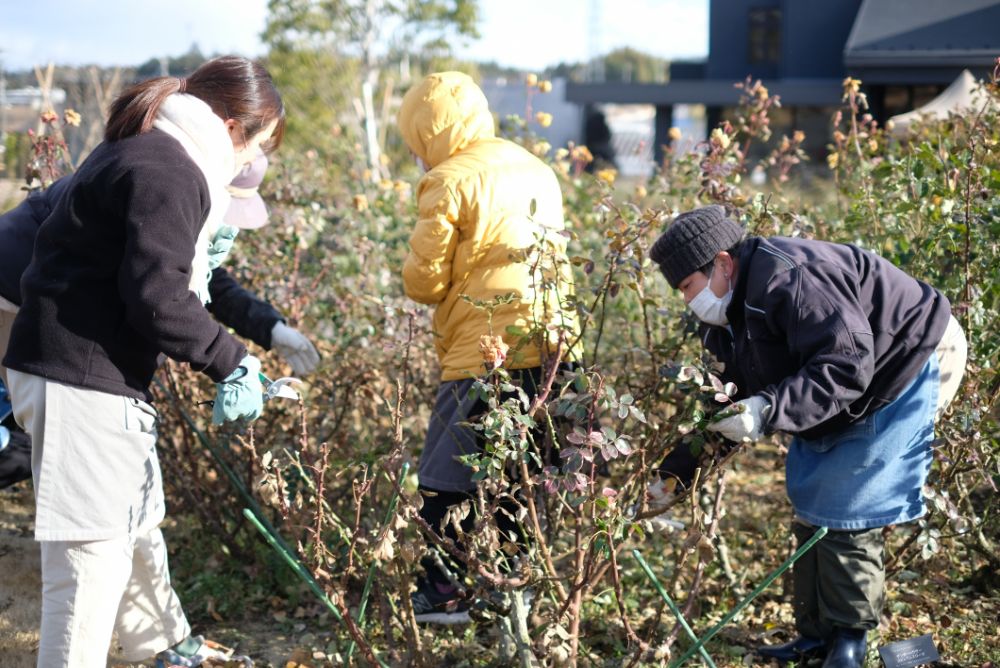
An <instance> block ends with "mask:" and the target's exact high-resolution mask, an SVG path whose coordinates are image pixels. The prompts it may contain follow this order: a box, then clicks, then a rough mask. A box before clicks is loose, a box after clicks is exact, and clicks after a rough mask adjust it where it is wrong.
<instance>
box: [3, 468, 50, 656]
mask: <svg viewBox="0 0 1000 668" xmlns="http://www.w3.org/2000/svg"><path fill="white" fill-rule="evenodd" d="M34 514H35V504H34V499H33V498H32V491H31V487H30V485H24V484H22V485H17V486H15V487H14V488H12V489H7V490H3V491H0V657H3V661H2V664H3V666H4V668H28V667H33V666H34V665H35V661H36V658H37V650H38V623H39V620H40V619H41V612H42V605H41V600H40V596H39V594H40V591H41V580H40V577H39V552H38V543H36V542H35V541H34V538H33V537H32V533H33V532H34V526H35V525H34Z"/></svg>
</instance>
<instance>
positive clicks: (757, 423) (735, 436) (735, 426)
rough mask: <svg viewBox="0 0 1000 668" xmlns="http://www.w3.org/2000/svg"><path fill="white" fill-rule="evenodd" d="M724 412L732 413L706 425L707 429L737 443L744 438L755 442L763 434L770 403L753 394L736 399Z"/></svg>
mask: <svg viewBox="0 0 1000 668" xmlns="http://www.w3.org/2000/svg"><path fill="white" fill-rule="evenodd" d="M737 411H738V412H737ZM726 412H727V413H728V412H733V414H732V415H729V416H728V417H725V418H723V419H721V420H719V421H718V422H714V423H712V424H710V425H708V427H707V429H709V430H711V431H717V432H719V433H720V434H722V435H723V436H725V437H726V438H728V439H729V440H730V441H736V442H737V443H741V442H743V441H744V440H747V441H750V442H755V441H759V440H760V439H761V438H763V436H764V419H765V418H766V417H767V415H768V413H770V412H771V405H770V404H769V403H767V400H766V399H764V397H762V396H760V395H756V394H755V395H754V396H752V397H750V398H749V399H744V400H742V401H737V402H736V403H735V404H734V405H733V406H731V407H730V408H729V409H727V411H726Z"/></svg>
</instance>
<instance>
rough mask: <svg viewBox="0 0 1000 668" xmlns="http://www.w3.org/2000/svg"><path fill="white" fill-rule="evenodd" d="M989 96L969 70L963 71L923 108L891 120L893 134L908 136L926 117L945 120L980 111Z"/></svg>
mask: <svg viewBox="0 0 1000 668" xmlns="http://www.w3.org/2000/svg"><path fill="white" fill-rule="evenodd" d="M986 99H987V96H986V93H984V92H983V91H982V90H980V89H979V88H978V83H977V82H976V78H975V77H974V76H972V72H970V71H969V70H962V73H961V74H959V75H958V78H957V79H955V80H954V81H952V82H951V85H949V86H948V87H947V88H945V89H944V90H943V91H941V94H940V95H938V96H937V97H936V98H934V99H933V100H931V101H930V102H928V103H927V104H925V105H924V106H922V107H918V108H917V109H914V110H913V111H908V112H906V113H905V114H899V115H897V116H893V117H892V118H890V119H889V121H890V122H892V123H893V124H895V127H894V128H893V129H892V134H894V135H896V136H899V135H904V134H906V131H907V129H908V128H909V126H910V124H911V123H914V122H916V121H917V120H919V119H920V118H922V117H924V116H926V117H929V118H933V119H944V118H947V117H948V114H949V113H952V112H961V111H963V110H966V109H979V108H980V107H981V106H982V105H983V104H984V103H985V101H986Z"/></svg>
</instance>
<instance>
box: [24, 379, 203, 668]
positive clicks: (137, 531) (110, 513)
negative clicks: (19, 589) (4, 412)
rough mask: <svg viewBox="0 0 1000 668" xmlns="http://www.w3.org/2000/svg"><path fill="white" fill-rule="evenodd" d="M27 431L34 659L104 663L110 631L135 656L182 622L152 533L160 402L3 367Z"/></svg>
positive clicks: (159, 506) (160, 643) (45, 665)
mask: <svg viewBox="0 0 1000 668" xmlns="http://www.w3.org/2000/svg"><path fill="white" fill-rule="evenodd" d="M9 377H10V382H11V385H12V387H11V397H12V398H13V400H14V417H15V419H16V420H17V421H18V423H19V424H20V425H21V426H22V427H23V428H24V429H25V431H26V432H28V434H30V435H31V439H32V475H33V478H34V483H35V500H36V515H35V539H36V540H38V541H39V542H40V543H41V555H42V624H41V640H40V644H39V653H38V665H39V668H55V667H66V668H90V667H91V666H93V667H95V668H104V666H105V665H106V663H107V655H108V646H109V644H110V642H111V635H112V631H117V632H118V637H119V640H120V642H121V645H122V648H123V650H124V655H125V658H126V659H127V660H129V661H138V660H141V659H145V658H148V657H150V656H152V655H154V654H156V653H157V652H159V651H161V650H164V649H166V648H167V647H170V646H171V645H174V644H176V643H178V642H180V641H181V640H183V639H184V638H185V637H187V635H188V634H189V633H190V627H189V626H188V623H187V619H186V618H185V616H184V612H183V610H182V609H181V605H180V601H179V600H178V598H177V594H176V593H175V592H174V590H173V588H172V587H171V585H170V573H169V570H168V567H167V550H166V546H165V545H164V542H163V535H162V534H161V533H160V530H159V528H158V527H159V524H160V522H161V521H162V519H163V488H162V480H161V477H160V466H159V461H158V460H157V458H156V448H155V443H156V411H155V410H154V409H153V408H152V406H149V405H148V404H146V403H145V402H142V401H139V400H136V399H131V398H128V397H122V396H117V395H112V394H106V393H103V392H95V391H93V390H87V389H83V388H78V387H71V386H68V385H63V384H61V383H56V382H53V381H49V380H46V379H44V378H40V377H38V376H32V375H30V374H25V373H20V372H18V371H13V370H12V371H10V373H9Z"/></svg>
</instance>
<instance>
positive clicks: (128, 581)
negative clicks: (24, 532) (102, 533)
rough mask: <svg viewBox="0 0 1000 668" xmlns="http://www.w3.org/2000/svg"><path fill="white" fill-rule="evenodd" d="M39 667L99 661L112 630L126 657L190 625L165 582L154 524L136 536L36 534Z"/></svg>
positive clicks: (173, 640) (169, 642)
mask: <svg viewBox="0 0 1000 668" xmlns="http://www.w3.org/2000/svg"><path fill="white" fill-rule="evenodd" d="M41 546H42V628H41V642H40V643H39V647H38V668H50V667H52V668H54V667H56V666H59V667H62V666H65V667H66V668H91V667H93V668H104V667H105V666H106V665H107V656H108V646H109V644H110V643H111V634H112V631H117V632H118V641H119V643H120V644H121V646H122V650H123V654H124V658H125V660H126V661H141V660H142V659H146V658H149V657H151V656H153V655H154V654H156V653H157V652H160V651H162V650H164V649H166V648H168V647H171V646H173V645H175V644H177V643H179V642H180V641H181V640H183V639H184V638H186V637H187V636H188V635H189V634H190V633H191V627H190V626H189V625H188V622H187V619H186V618H185V616H184V611H183V610H182V609H181V603H180V600H178V598H177V594H176V593H175V592H174V590H173V588H172V587H171V586H170V573H169V570H168V568H167V547H166V544H165V543H164V542H163V534H162V533H160V530H159V529H154V530H153V531H151V532H150V533H148V534H146V535H144V536H140V537H138V538H136V539H135V540H134V541H133V540H131V539H129V538H116V539H112V540H100V541H90V542H82V541H48V540H46V541H41Z"/></svg>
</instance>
